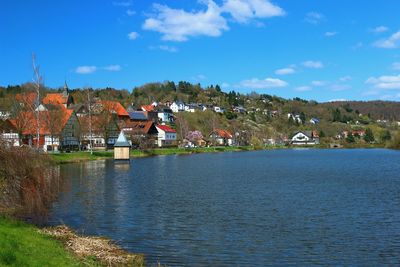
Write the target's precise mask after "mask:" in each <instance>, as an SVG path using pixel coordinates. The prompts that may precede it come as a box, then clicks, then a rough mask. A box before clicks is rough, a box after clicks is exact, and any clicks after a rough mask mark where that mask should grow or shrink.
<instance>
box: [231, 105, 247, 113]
mask: <svg viewBox="0 0 400 267" xmlns="http://www.w3.org/2000/svg"><path fill="white" fill-rule="evenodd" d="M233 112H235V113H241V114H244V113H246V109H245V108H244V107H243V106H237V107H233Z"/></svg>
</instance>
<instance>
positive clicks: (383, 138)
mask: <svg viewBox="0 0 400 267" xmlns="http://www.w3.org/2000/svg"><path fill="white" fill-rule="evenodd" d="M391 139H392V135H391V134H390V131H388V130H385V131H383V132H382V134H381V141H382V142H386V141H390V140H391Z"/></svg>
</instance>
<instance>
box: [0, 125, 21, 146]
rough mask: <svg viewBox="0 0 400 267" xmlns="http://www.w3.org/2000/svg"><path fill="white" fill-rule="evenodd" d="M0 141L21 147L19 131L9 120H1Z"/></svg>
mask: <svg viewBox="0 0 400 267" xmlns="http://www.w3.org/2000/svg"><path fill="white" fill-rule="evenodd" d="M0 139H1V141H4V142H6V143H8V144H9V145H10V146H20V140H19V135H18V131H17V129H16V128H15V126H14V125H13V124H12V123H11V122H10V120H9V119H7V120H5V121H2V120H0Z"/></svg>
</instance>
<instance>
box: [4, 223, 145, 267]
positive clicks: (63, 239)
mask: <svg viewBox="0 0 400 267" xmlns="http://www.w3.org/2000/svg"><path fill="white" fill-rule="evenodd" d="M0 266H137V267H142V266H144V257H143V256H142V255H137V254H131V253H128V252H126V251H124V250H122V249H120V248H119V247H118V246H116V245H114V244H113V243H111V242H110V241H109V240H108V239H105V238H101V237H86V236H80V235H77V234H76V233H75V232H74V231H72V230H70V229H69V228H68V227H66V226H58V227H55V228H45V229H39V228H37V227H35V226H32V225H28V224H25V223H23V222H20V221H16V220H12V219H8V218H4V217H0Z"/></svg>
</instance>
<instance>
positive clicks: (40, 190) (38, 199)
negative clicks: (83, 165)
mask: <svg viewBox="0 0 400 267" xmlns="http://www.w3.org/2000/svg"><path fill="white" fill-rule="evenodd" d="M0 177H1V190H2V194H1V195H0V211H3V212H7V213H11V214H13V215H16V216H22V217H25V218H30V219H33V220H36V219H40V218H41V217H42V216H45V215H46V212H47V205H48V204H49V203H50V201H52V200H53V199H54V197H55V196H56V194H57V192H56V190H55V188H57V186H54V185H55V183H58V181H59V171H58V169H57V168H56V167H54V166H53V165H52V160H51V159H50V158H49V157H48V156H46V155H43V154H39V153H38V152H36V151H35V150H33V149H31V148H28V147H9V146H7V144H5V143H4V142H1V141H0Z"/></svg>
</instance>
